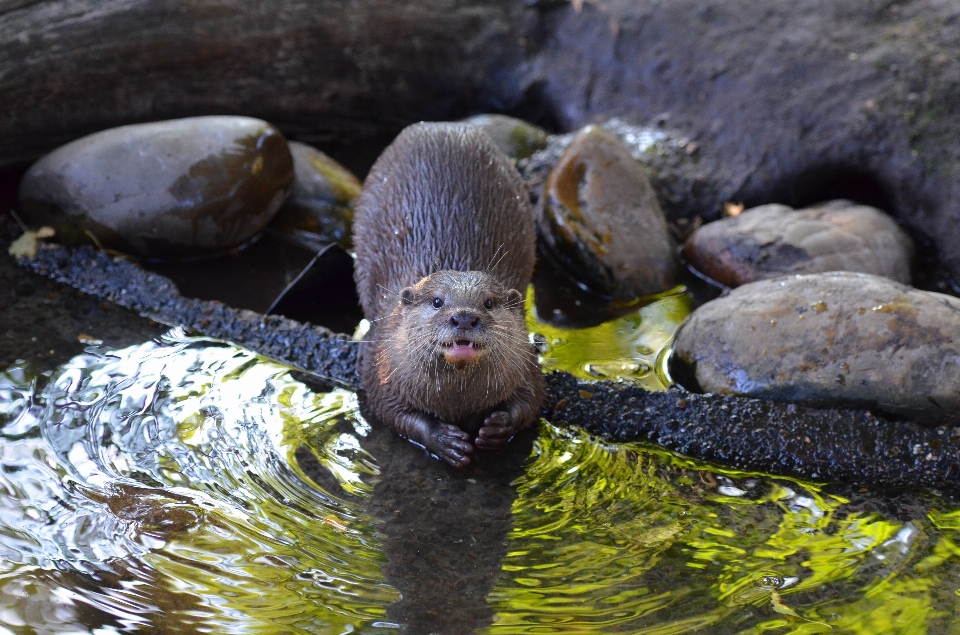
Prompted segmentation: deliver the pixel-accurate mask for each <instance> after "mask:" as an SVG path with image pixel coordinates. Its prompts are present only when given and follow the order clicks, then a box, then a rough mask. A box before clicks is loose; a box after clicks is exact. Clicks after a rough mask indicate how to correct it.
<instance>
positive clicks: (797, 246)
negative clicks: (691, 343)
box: [683, 200, 913, 287]
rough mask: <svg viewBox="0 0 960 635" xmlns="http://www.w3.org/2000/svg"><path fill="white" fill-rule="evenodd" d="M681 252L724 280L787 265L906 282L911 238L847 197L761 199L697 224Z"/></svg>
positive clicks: (780, 271)
mask: <svg viewBox="0 0 960 635" xmlns="http://www.w3.org/2000/svg"><path fill="white" fill-rule="evenodd" d="M683 253H684V255H685V256H686V257H687V260H688V261H689V262H690V264H692V265H693V266H694V267H695V268H696V269H697V270H699V271H700V272H702V273H703V274H705V275H706V276H708V277H710V278H712V279H714V280H716V281H717V282H720V283H721V284H724V285H726V286H728V287H736V286H739V285H741V284H746V283H747V282H754V281H756V280H765V279H768V278H776V277H778V276H782V275H787V274H793V273H821V272H825V271H858V272H861V273H872V274H875V275H878V276H884V277H887V278H890V279H892V280H896V281H897V282H901V283H903V284H910V261H911V259H912V258H913V242H912V241H911V240H910V237H909V236H908V235H907V234H906V232H904V231H903V230H902V229H900V227H899V226H898V225H897V224H896V222H894V220H893V219H892V218H890V217H889V216H887V215H886V214H884V213H883V212H881V211H880V210H878V209H876V208H874V207H869V206H867V205H857V204H855V203H851V202H850V201H845V200H837V201H830V202H828V203H824V204H821V205H816V206H814V207H808V208H806V209H801V210H794V209H793V208H791V207H787V206H786V205H761V206H760V207H754V208H753V209H748V210H746V211H745V212H743V213H741V214H740V215H738V216H733V217H729V218H725V219H723V220H719V221H716V222H714V223H709V224H707V225H704V226H703V227H701V228H700V229H698V230H697V231H695V232H694V233H693V235H692V236H690V238H689V239H687V242H686V243H685V244H684V248H683Z"/></svg>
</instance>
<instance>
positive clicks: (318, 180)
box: [271, 141, 360, 248]
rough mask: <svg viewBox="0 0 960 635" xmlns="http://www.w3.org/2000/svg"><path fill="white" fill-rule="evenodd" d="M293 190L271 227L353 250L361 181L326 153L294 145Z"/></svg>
mask: <svg viewBox="0 0 960 635" xmlns="http://www.w3.org/2000/svg"><path fill="white" fill-rule="evenodd" d="M289 146H290V154H291V155H293V172H294V178H293V188H292V189H291V190H290V198H289V199H287V202H286V203H285V204H284V206H283V207H282V208H281V209H280V212H279V213H278V214H277V216H276V218H274V219H273V222H272V223H271V227H273V228H275V229H279V230H281V231H287V232H289V231H305V232H310V233H312V234H316V235H317V236H318V240H319V241H320V242H323V243H339V244H340V245H341V246H343V247H345V248H350V246H351V245H352V242H351V232H350V227H351V225H352V224H353V199H355V198H357V195H358V194H359V193H360V181H359V180H357V177H355V176H354V175H353V174H352V173H351V172H350V171H349V170H347V169H346V168H345V167H343V166H342V165H340V164H339V163H337V162H336V161H334V160H333V159H331V158H330V157H328V156H327V155H326V154H324V153H323V152H321V151H319V150H317V149H316V148H313V147H311V146H308V145H306V144H304V143H299V142H296V141H291V142H290V143H289Z"/></svg>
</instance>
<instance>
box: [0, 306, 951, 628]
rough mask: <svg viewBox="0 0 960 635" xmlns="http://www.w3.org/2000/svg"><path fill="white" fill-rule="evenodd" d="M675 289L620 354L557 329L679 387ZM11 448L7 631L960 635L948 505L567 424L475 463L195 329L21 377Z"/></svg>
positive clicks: (6, 455)
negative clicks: (688, 454) (463, 462)
mask: <svg viewBox="0 0 960 635" xmlns="http://www.w3.org/2000/svg"><path fill="white" fill-rule="evenodd" d="M664 302H666V304H663V305H661V306H660V307H659V308H654V309H648V313H647V314H646V315H647V316H648V317H647V318H642V317H641V318H625V321H624V322H622V323H620V324H619V325H613V326H610V327H608V329H611V330H610V331H609V332H608V335H609V334H610V333H619V334H620V336H622V338H621V339H620V340H618V341H619V343H617V342H614V341H612V340H610V339H609V338H607V339H606V340H604V337H605V336H603V335H602V334H600V335H598V332H592V333H589V334H583V333H578V332H569V331H568V332H560V331H556V332H553V331H550V332H548V331H546V330H537V329H534V330H535V331H536V332H538V333H539V334H540V336H541V337H542V338H548V337H549V338H551V339H550V340H549V342H548V346H549V347H551V348H550V350H553V351H557V350H558V349H559V350H563V349H562V347H563V346H568V347H570V348H568V349H567V350H572V349H576V348H577V347H579V348H580V350H581V351H582V352H584V355H583V356H581V357H579V360H578V359H577V356H576V355H571V356H570V358H569V360H570V363H571V364H573V365H574V366H577V367H579V368H580V370H581V371H583V372H589V371H588V370H586V369H585V368H584V366H585V365H586V364H594V365H595V364H596V363H597V362H598V360H599V361H600V362H604V363H608V364H614V365H615V363H641V362H642V363H646V364H649V365H650V366H651V367H652V369H653V370H652V371H651V372H648V373H647V374H645V375H642V376H639V377H638V376H637V373H636V372H633V373H632V375H633V376H632V377H630V378H629V380H630V381H641V382H643V381H663V379H658V377H660V375H658V373H657V371H656V368H657V360H658V359H659V358H660V357H661V356H662V355H663V350H664V349H665V348H666V346H665V344H666V343H667V342H669V337H670V335H672V331H671V330H670V329H671V328H675V326H674V327H671V326H669V324H667V325H664V324H665V323H661V326H659V327H655V326H654V325H653V324H651V322H652V320H651V319H650V318H649V315H650V313H649V311H654V312H655V311H660V312H661V314H662V315H668V314H673V315H674V316H675V317H676V316H678V315H680V314H681V313H682V310H681V308H680V307H681V305H682V303H683V302H685V300H684V299H683V298H682V297H680V296H677V297H671V298H668V299H666V300H664ZM670 303H673V304H670ZM671 307H672V308H671ZM631 319H632V320H633V321H632V322H631ZM680 319H682V316H681V318H680ZM645 320H646V321H647V322H646V323H645ZM538 328H539V327H538ZM644 329H651V332H654V333H655V337H651V338H645V337H634V335H635V334H636V333H637V332H638V331H640V330H644ZM588 336H589V337H588ZM658 338H659V339H658ZM554 339H563V340H564V341H563V342H561V343H559V344H558V343H556V342H553V340H554ZM587 342H593V344H588V343H587ZM598 346H609V347H613V348H614V349H616V350H617V351H620V352H617V353H616V354H611V353H609V351H607V352H604V351H602V350H600V349H599V348H596V347H598ZM624 347H626V348H624ZM625 350H633V351H636V354H635V355H634V356H633V357H631V356H630V355H629V354H625V353H623V351H625ZM553 358H554V359H556V360H562V359H563V358H562V357H561V356H560V355H553ZM611 360H614V361H611ZM617 360H621V361H617ZM557 363H558V364H559V363H560V362H557ZM608 368H614V369H615V366H610V367H608ZM611 372H613V371H611ZM627 374H628V375H630V374H631V373H627ZM0 436H2V441H0V487H2V488H3V489H4V490H5V495H4V496H0V635H4V634H6V633H8V632H9V633H18V634H19V633H23V634H27V633H30V634H33V633H96V634H97V635H105V634H109V633H128V632H129V633H171V632H176V633H201V632H212V633H219V632H236V633H276V632H285V633H351V632H360V633H395V632H400V631H401V630H402V627H401V624H408V625H410V626H409V632H416V633H421V632H423V633H428V632H445V633H447V632H450V633H458V632H486V633H504V634H521V633H538V634H539V633H658V634H664V635H665V634H675V633H687V632H705V633H767V632H773V633H778V634H780V633H794V634H798V635H799V634H810V633H825V632H828V631H829V632H832V633H833V632H835V633H862V634H868V633H869V634H871V635H872V634H875V633H925V632H930V633H960V622H957V621H956V620H955V619H954V616H955V615H956V612H957V611H956V606H957V603H958V602H960V597H958V594H960V564H958V557H960V545H958V538H960V535H958V534H960V509H958V508H957V507H955V506H952V505H950V504H949V503H947V502H944V501H942V500H940V499H939V498H937V497H936V496H935V495H933V494H928V495H923V496H921V495H911V496H908V497H906V498H902V497H901V498H888V499H883V498H876V499H871V498H863V497H861V498H858V499H856V500H848V499H846V498H844V497H842V496H839V495H836V494H831V493H829V490H824V489H823V488H822V487H820V486H819V485H817V484H813V483H805V482H800V481H797V480H794V479H788V478H779V477H772V476H769V475H764V474H753V473H745V472H738V471H735V470H727V469H721V468H718V467H716V466H712V465H708V464H705V463H702V462H698V461H694V460H691V459H687V458H684V457H681V456H677V455H674V454H671V453H669V452H666V451H663V450H661V449H659V448H657V447H655V446H648V445H644V444H617V445H613V444H607V443H603V442H600V441H598V440H596V439H594V438H591V437H589V436H588V435H586V434H585V433H583V432H580V431H579V430H578V429H576V428H565V427H557V426H552V425H546V424H544V425H541V427H540V429H539V431H538V432H536V433H535V434H532V435H530V436H529V438H527V439H526V440H524V439H518V440H515V441H514V442H513V443H511V448H510V450H509V451H508V452H506V453H505V454H504V455H501V456H494V457H488V456H485V457H481V459H480V460H478V461H477V465H476V466H471V468H470V469H468V470H466V471H464V472H457V471H455V470H452V469H450V468H447V467H446V466H444V465H442V464H440V463H439V462H437V461H433V460H430V459H428V458H425V457H424V456H423V455H422V453H421V452H420V451H419V450H418V449H417V448H415V447H413V446H412V445H410V444H408V443H405V442H403V441H401V440H398V439H396V438H395V437H394V436H393V435H391V434H389V433H385V432H384V431H382V430H378V429H375V428H374V429H371V427H370V426H369V425H368V424H367V423H366V422H365V421H364V420H363V418H362V417H361V416H360V414H359V412H358V410H357V400H356V397H355V396H354V395H353V394H352V393H348V392H345V391H334V392H330V393H316V392H313V391H312V390H310V389H309V388H308V387H307V386H305V385H304V384H302V383H300V382H298V381H296V380H295V379H294V378H293V377H292V376H291V375H290V373H289V372H288V369H287V368H285V367H283V366H281V365H279V364H276V363H273V362H270V361H267V360H264V359H261V358H258V357H257V356H256V355H254V354H252V353H250V352H248V351H245V350H242V349H238V348H235V347H232V346H228V345H225V344H221V343H217V342H213V341H209V340H205V339H202V338H195V337H188V336H186V335H184V334H183V333H181V332H176V331H175V332H173V333H171V335H169V336H168V337H167V339H166V340H165V341H163V342H149V343H145V344H142V345H139V346H135V347H131V348H127V349H123V350H118V351H108V350H103V349H99V350H94V349H91V351H90V352H88V353H87V354H84V355H81V356H78V357H76V358H74V359H73V360H71V361H70V362H69V363H68V364H66V365H65V366H63V367H61V368H59V369H57V370H55V371H53V372H46V373H35V372H32V371H31V370H30V369H28V368H24V367H21V366H15V367H13V368H10V369H8V370H7V371H6V372H5V373H2V374H0ZM511 451H512V452H513V453H514V455H511V454H510V452H511Z"/></svg>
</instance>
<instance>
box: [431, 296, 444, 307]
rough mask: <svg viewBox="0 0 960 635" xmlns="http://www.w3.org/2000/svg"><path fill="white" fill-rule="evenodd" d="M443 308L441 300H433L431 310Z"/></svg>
mask: <svg viewBox="0 0 960 635" xmlns="http://www.w3.org/2000/svg"><path fill="white" fill-rule="evenodd" d="M442 306H443V298H434V299H433V308H435V309H439V308H440V307H442Z"/></svg>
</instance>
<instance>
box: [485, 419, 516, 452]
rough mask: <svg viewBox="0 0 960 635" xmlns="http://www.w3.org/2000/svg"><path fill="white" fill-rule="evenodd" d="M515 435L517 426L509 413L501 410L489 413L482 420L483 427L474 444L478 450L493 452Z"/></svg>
mask: <svg viewBox="0 0 960 635" xmlns="http://www.w3.org/2000/svg"><path fill="white" fill-rule="evenodd" d="M516 433H517V424H516V423H514V421H513V418H512V417H510V415H509V413H507V412H504V411H503V410H498V411H496V412H493V413H490V415H489V416H488V417H487V418H486V419H484V420H483V427H482V428H480V432H479V433H478V434H477V440H476V441H475V443H476V444H477V447H478V448H482V449H484V450H495V449H496V448H499V447H501V446H503V445H504V444H505V443H506V442H507V441H509V440H510V438H511V437H512V436H513V435H515V434H516Z"/></svg>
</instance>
